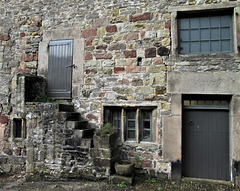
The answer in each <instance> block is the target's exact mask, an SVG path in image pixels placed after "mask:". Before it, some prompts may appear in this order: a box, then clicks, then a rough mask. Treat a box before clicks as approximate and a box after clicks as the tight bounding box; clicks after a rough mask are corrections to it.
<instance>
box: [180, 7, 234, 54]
mask: <svg viewBox="0 0 240 191" xmlns="http://www.w3.org/2000/svg"><path fill="white" fill-rule="evenodd" d="M178 32H179V35H178V36H179V38H178V39H179V53H180V54H207V53H230V52H233V27H232V11H231V10H230V11H229V10H227V11H223V12H214V11H212V12H207V13H205V12H204V13H198V14H197V13H196V14H190V13H188V14H183V15H180V16H179V19H178Z"/></svg>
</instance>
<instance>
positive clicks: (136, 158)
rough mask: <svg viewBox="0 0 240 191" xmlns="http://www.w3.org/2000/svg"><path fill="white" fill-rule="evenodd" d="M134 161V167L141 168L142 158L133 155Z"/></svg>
mask: <svg viewBox="0 0 240 191" xmlns="http://www.w3.org/2000/svg"><path fill="white" fill-rule="evenodd" d="M134 163H135V167H136V168H142V160H141V159H140V156H138V155H136V156H135V158H134Z"/></svg>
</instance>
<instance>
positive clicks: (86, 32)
mask: <svg viewBox="0 0 240 191" xmlns="http://www.w3.org/2000/svg"><path fill="white" fill-rule="evenodd" d="M91 36H97V29H95V28H93V29H85V30H83V31H82V38H87V37H91Z"/></svg>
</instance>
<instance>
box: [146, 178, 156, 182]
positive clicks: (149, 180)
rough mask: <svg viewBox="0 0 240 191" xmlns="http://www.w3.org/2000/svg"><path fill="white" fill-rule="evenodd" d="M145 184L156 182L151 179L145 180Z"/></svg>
mask: <svg viewBox="0 0 240 191" xmlns="http://www.w3.org/2000/svg"><path fill="white" fill-rule="evenodd" d="M145 182H147V183H155V182H156V180H155V179H152V178H148V179H147V180H145Z"/></svg>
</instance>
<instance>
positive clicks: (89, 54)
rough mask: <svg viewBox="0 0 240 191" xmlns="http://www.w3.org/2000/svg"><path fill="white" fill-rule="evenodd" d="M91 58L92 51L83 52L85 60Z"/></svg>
mask: <svg viewBox="0 0 240 191" xmlns="http://www.w3.org/2000/svg"><path fill="white" fill-rule="evenodd" d="M92 59H93V56H92V53H90V52H86V53H85V60H92Z"/></svg>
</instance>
